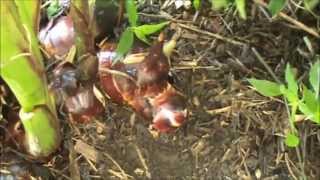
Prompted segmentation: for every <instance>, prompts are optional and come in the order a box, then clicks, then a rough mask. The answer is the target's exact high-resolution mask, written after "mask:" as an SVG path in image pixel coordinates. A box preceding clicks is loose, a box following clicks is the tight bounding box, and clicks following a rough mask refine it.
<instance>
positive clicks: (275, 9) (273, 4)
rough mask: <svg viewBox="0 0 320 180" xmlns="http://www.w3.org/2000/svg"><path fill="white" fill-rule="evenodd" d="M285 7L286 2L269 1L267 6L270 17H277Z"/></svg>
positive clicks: (281, 0) (278, 0)
mask: <svg viewBox="0 0 320 180" xmlns="http://www.w3.org/2000/svg"><path fill="white" fill-rule="evenodd" d="M285 5H286V0H271V1H270V2H269V4H268V9H269V10H270V12H271V14H272V16H275V15H277V14H278V13H279V12H280V11H281V10H282V9H283V8H284V6H285Z"/></svg>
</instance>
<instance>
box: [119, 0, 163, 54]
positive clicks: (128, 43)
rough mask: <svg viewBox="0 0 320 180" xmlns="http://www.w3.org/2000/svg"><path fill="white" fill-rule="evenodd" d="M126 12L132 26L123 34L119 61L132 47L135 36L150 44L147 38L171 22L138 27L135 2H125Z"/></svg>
mask: <svg viewBox="0 0 320 180" xmlns="http://www.w3.org/2000/svg"><path fill="white" fill-rule="evenodd" d="M125 6H126V12H127V16H128V19H129V24H130V26H129V27H128V28H127V29H126V30H125V31H124V32H123V33H122V35H121V37H120V41H119V44H118V46H117V49H116V52H117V54H118V59H119V58H121V57H123V56H124V55H125V54H126V53H127V52H128V51H129V50H130V49H131V47H132V44H133V40H134V35H136V37H137V38H138V39H140V40H141V41H143V42H145V43H147V44H150V42H149V40H148V38H147V36H149V35H151V34H154V33H156V32H158V31H159V30H161V29H162V28H164V27H165V26H166V25H168V24H169V22H162V23H159V24H147V25H138V13H137V8H136V6H135V2H134V1H132V0H126V1H125Z"/></svg>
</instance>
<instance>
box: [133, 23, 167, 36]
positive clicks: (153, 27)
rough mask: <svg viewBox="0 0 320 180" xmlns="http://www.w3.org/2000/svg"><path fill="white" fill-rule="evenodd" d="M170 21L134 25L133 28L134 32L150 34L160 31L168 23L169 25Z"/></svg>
mask: <svg viewBox="0 0 320 180" xmlns="http://www.w3.org/2000/svg"><path fill="white" fill-rule="evenodd" d="M169 23H170V22H168V21H166V22H162V23H159V24H146V25H142V26H138V27H134V28H133V30H134V32H139V33H141V34H144V35H146V36H148V35H150V34H154V33H156V32H158V31H160V30H161V29H162V28H164V27H165V26H166V25H168V24H169Z"/></svg>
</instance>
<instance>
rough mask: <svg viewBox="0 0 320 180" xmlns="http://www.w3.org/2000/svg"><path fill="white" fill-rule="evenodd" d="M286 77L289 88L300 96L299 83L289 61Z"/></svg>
mask: <svg viewBox="0 0 320 180" xmlns="http://www.w3.org/2000/svg"><path fill="white" fill-rule="evenodd" d="M285 79H286V82H287V85H288V90H289V91H291V92H292V93H293V94H295V95H296V96H298V83H297V81H296V79H295V75H294V73H293V70H292V68H291V66H290V64H289V63H288V64H287V66H286V72H285Z"/></svg>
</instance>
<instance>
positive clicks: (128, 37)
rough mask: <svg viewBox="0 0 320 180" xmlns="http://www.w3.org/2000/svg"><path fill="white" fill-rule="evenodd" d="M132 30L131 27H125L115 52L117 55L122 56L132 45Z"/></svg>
mask: <svg viewBox="0 0 320 180" xmlns="http://www.w3.org/2000/svg"><path fill="white" fill-rule="evenodd" d="M133 38H134V37H133V32H132V30H131V28H127V29H126V30H125V31H124V32H123V33H122V34H121V37H120V41H119V43H118V46H117V49H116V53H117V55H118V56H120V57H122V56H124V55H125V54H126V53H127V52H128V51H129V50H130V49H131V47H132V44H133Z"/></svg>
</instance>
